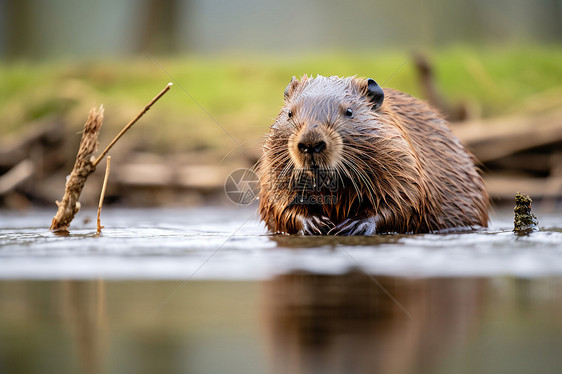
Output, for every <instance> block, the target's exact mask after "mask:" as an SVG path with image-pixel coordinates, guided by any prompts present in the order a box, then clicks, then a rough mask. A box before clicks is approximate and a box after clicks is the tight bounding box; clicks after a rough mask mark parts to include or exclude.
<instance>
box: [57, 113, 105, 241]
mask: <svg viewBox="0 0 562 374" xmlns="http://www.w3.org/2000/svg"><path fill="white" fill-rule="evenodd" d="M102 122H103V106H100V108H99V109H96V108H92V109H91V110H90V116H89V117H88V120H87V121H86V124H84V132H83V133H82V139H81V140H80V147H79V149H78V154H77V155H76V162H75V163H74V168H73V169H72V172H71V173H70V176H69V177H68V179H67V181H66V186H65V191H64V196H63V198H62V200H61V202H58V201H57V202H56V203H57V206H58V210H57V213H56V214H55V216H54V217H53V221H52V223H51V227H50V229H49V230H51V231H54V232H59V233H67V232H68V227H69V226H70V222H72V220H73V219H74V216H75V215H76V213H77V212H78V210H79V209H80V203H79V202H78V199H79V198H80V194H81V193H82V189H83V188H84V184H85V183H86V179H88V176H90V174H92V173H93V172H94V171H95V170H96V166H95V165H94V164H92V161H91V158H92V154H93V153H94V152H95V151H96V149H97V147H98V134H99V132H100V128H101V125H102Z"/></svg>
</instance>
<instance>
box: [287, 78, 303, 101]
mask: <svg viewBox="0 0 562 374" xmlns="http://www.w3.org/2000/svg"><path fill="white" fill-rule="evenodd" d="M299 83H300V82H299V80H298V79H297V78H296V77H293V78H292V79H291V82H290V83H289V85H288V86H287V88H285V93H284V96H285V100H287V99H288V98H289V97H291V95H292V94H293V92H295V88H297V86H298V85H299Z"/></svg>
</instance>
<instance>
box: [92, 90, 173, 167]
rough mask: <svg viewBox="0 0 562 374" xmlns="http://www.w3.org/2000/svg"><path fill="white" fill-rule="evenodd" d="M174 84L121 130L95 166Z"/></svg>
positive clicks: (96, 163)
mask: <svg viewBox="0 0 562 374" xmlns="http://www.w3.org/2000/svg"><path fill="white" fill-rule="evenodd" d="M172 85H173V83H172V82H170V83H168V84H167V85H166V87H164V89H163V90H162V91H160V93H159V94H158V95H156V96H154V98H153V99H152V100H150V102H149V103H148V104H146V106H145V107H144V108H143V110H141V112H140V113H139V114H137V116H136V117H135V118H133V119H132V120H131V122H129V123H128V124H127V126H125V127H124V128H123V130H121V132H120V133H119V134H117V136H116V137H115V139H113V140H112V141H111V143H109V145H108V146H107V147H106V148H105V149H104V150H103V152H102V153H101V154H100V155H99V156H98V158H97V159H96V160H95V161H94V166H97V165H98V164H99V163H100V161H101V160H103V158H104V157H105V155H107V152H109V150H110V149H111V147H113V146H114V145H115V143H117V141H118V140H119V138H121V137H122V136H123V134H125V133H126V132H127V130H129V129H130V128H131V127H132V126H133V125H134V124H135V123H136V122H137V121H138V120H139V119H140V118H141V117H142V116H143V115H144V114H145V113H146V112H147V111H148V110H149V109H150V107H151V106H152V105H153V104H154V103H155V102H156V101H158V99H160V98H161V97H162V96H164V94H165V93H166V92H168V91H169V90H170V87H172Z"/></svg>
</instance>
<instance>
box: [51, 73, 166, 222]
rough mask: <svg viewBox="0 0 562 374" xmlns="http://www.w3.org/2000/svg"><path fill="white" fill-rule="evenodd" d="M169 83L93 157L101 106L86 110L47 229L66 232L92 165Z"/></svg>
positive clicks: (100, 121)
mask: <svg viewBox="0 0 562 374" xmlns="http://www.w3.org/2000/svg"><path fill="white" fill-rule="evenodd" d="M170 87H172V82H170V83H168V84H167V85H166V87H164V89H163V90H162V91H160V93H159V94H158V95H156V96H155V97H154V98H153V99H152V100H150V102H149V103H148V104H147V105H145V107H144V108H143V110H141V112H140V113H139V114H137V116H136V117H135V118H133V120H132V121H131V122H129V123H128V124H127V125H126V126H125V127H124V128H123V130H121V132H120V133H119V134H118V135H117V136H116V137H115V139H113V141H112V142H111V143H110V144H109V145H108V146H107V147H106V148H105V149H104V151H103V152H102V153H101V154H100V155H99V157H98V158H96V159H95V160H94V161H92V160H93V157H92V154H93V153H94V152H95V151H96V149H97V146H98V134H99V131H100V127H101V124H102V122H103V106H100V109H99V110H96V109H95V108H94V109H92V110H91V111H90V117H89V118H88V121H87V122H86V124H85V125H84V133H83V134H82V140H81V141H80V148H79V150H78V155H77V156H76V163H75V164H74V169H73V170H72V173H71V174H70V176H69V178H68V181H67V182H66V187H65V192H64V196H63V198H62V201H61V202H58V201H57V202H56V203H57V206H58V210H57V213H56V214H55V216H54V217H53V221H52V223H51V227H50V229H49V230H51V231H53V232H58V233H68V227H69V226H70V222H72V220H73V219H74V216H75V215H76V213H77V212H78V210H79V209H80V203H79V202H78V199H79V197H80V194H81V193H82V189H83V188H84V184H85V183H86V179H87V178H88V177H89V176H90V174H92V173H93V172H94V171H95V170H96V166H98V164H99V163H100V162H101V160H103V158H104V157H105V156H106V155H107V153H108V152H109V150H110V149H111V148H112V147H113V146H114V145H115V143H117V141H118V140H119V139H120V138H121V137H122V136H123V134H125V133H126V132H127V130H129V129H130V128H131V127H132V126H133V125H134V124H135V123H136V122H137V121H138V120H139V119H140V118H141V117H142V116H143V115H144V114H145V113H146V112H147V111H148V110H149V109H150V107H151V106H152V105H153V104H154V103H155V102H156V101H158V99H160V98H161V97H162V96H163V95H164V94H165V93H166V92H168V91H169V90H170Z"/></svg>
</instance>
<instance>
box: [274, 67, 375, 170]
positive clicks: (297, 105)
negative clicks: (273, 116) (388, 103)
mask: <svg viewBox="0 0 562 374" xmlns="http://www.w3.org/2000/svg"><path fill="white" fill-rule="evenodd" d="M383 100H384V93H383V90H382V89H381V88H380V86H379V85H378V84H377V83H376V82H375V81H374V80H372V79H357V78H339V77H322V76H318V77H316V78H307V77H306V76H305V77H303V78H302V79H301V80H300V81H299V80H297V79H295V78H293V79H292V81H291V83H289V85H288V86H287V88H286V90H285V106H284V108H283V111H282V112H281V114H280V117H279V118H278V121H277V122H276V124H275V125H274V127H276V126H277V127H282V126H285V127H288V129H286V131H287V134H288V138H287V146H288V151H289V154H290V157H291V161H292V162H293V163H294V166H295V168H296V169H297V170H298V169H300V170H311V169H317V168H320V169H331V170H334V169H337V168H341V167H342V158H344V157H345V156H346V155H345V152H344V147H345V143H346V139H347V138H348V137H351V138H354V135H356V134H358V133H360V132H361V131H362V127H364V126H365V122H366V119H367V118H372V114H373V111H377V110H378V109H379V108H380V106H381V105H382V102H383Z"/></svg>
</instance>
